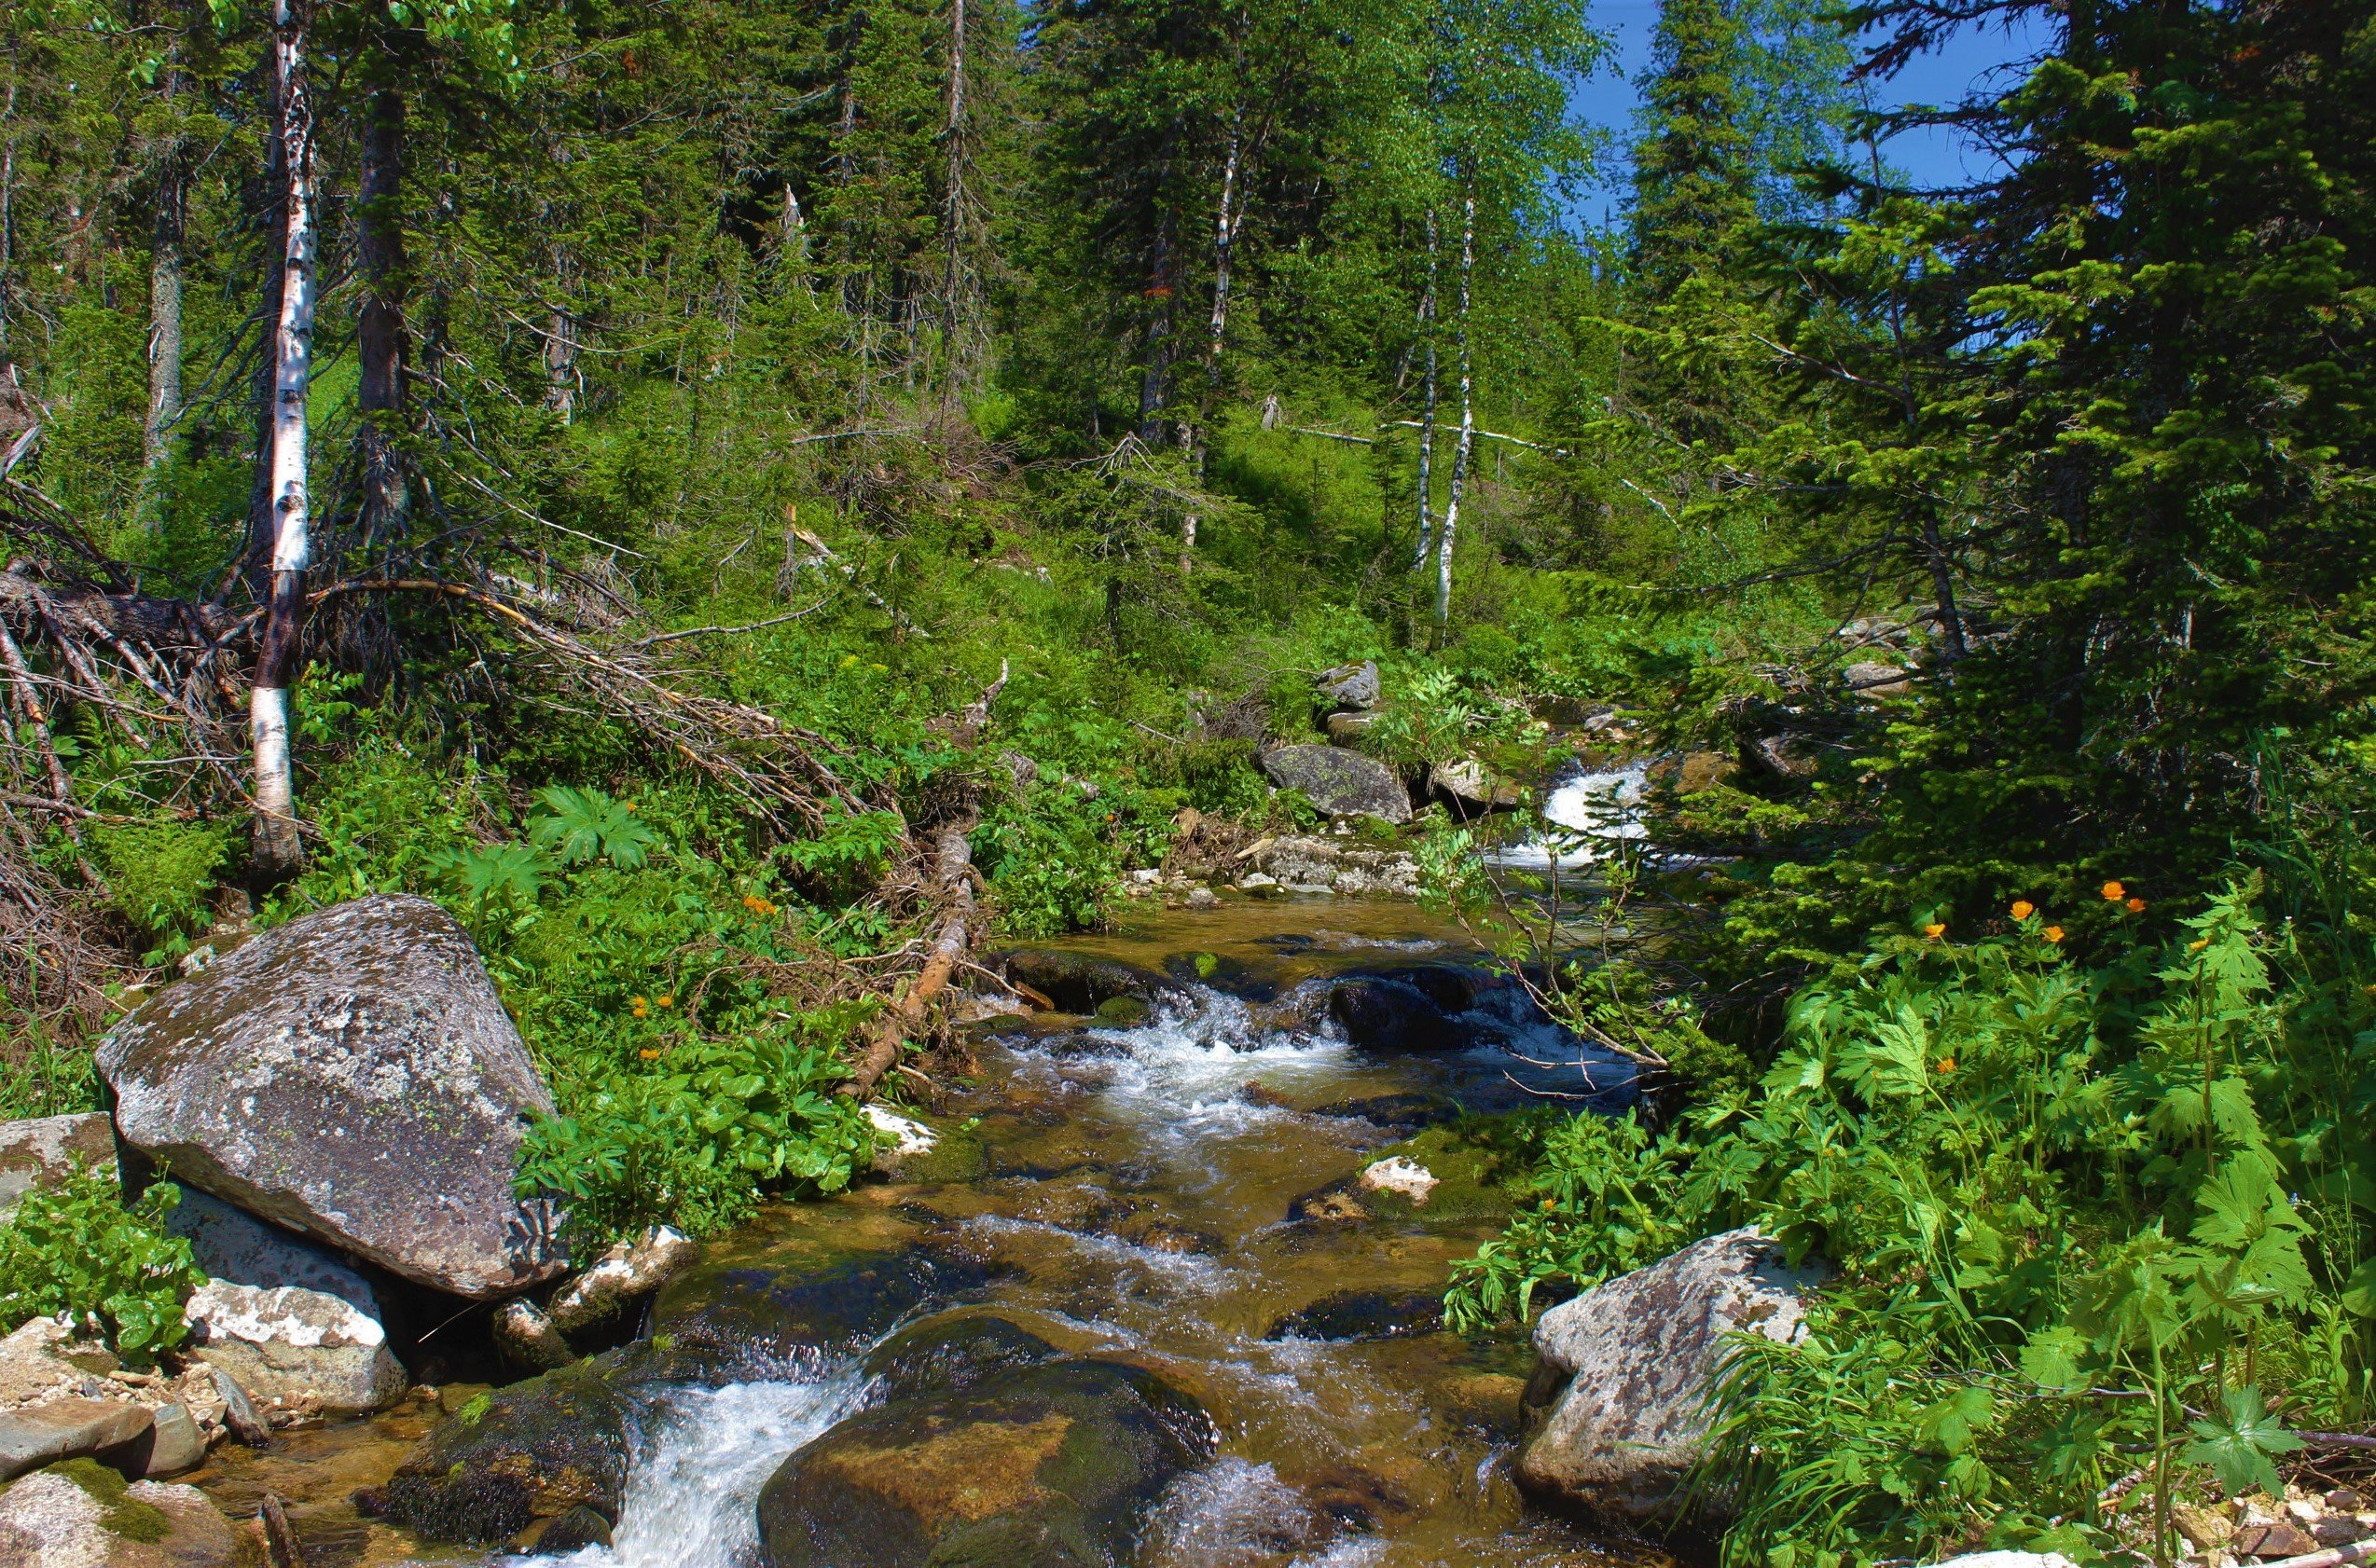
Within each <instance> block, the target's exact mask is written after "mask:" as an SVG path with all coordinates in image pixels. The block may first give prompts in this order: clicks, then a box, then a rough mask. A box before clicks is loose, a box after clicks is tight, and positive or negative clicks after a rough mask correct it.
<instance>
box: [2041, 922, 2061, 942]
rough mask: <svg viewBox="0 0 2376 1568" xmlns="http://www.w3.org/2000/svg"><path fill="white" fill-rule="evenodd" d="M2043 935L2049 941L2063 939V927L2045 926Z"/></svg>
mask: <svg viewBox="0 0 2376 1568" xmlns="http://www.w3.org/2000/svg"><path fill="white" fill-rule="evenodd" d="M2045 936H2046V940H2047V941H2049V942H2060V941H2062V940H2063V928H2062V927H2060V926H2049V927H2047V928H2046V931H2045Z"/></svg>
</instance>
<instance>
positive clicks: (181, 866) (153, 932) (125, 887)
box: [89, 817, 231, 962]
mask: <svg viewBox="0 0 2376 1568" xmlns="http://www.w3.org/2000/svg"><path fill="white" fill-rule="evenodd" d="M230 836H231V835H230V829H229V828H228V827H227V826H225V825H223V824H220V823H209V822H184V821H178V820H176V819H174V818H167V817H157V818H149V819H147V820H145V821H136V822H120V823H117V822H97V823H93V824H92V825H91V828H90V834H89V837H90V846H91V852H92V853H93V854H94V855H95V856H97V857H98V860H99V862H100V866H101V869H102V870H103V871H104V873H106V877H107V888H108V891H109V893H110V894H111V895H112V897H113V899H114V902H115V905H116V908H117V912H118V913H120V914H121V915H123V916H124V918H125V919H127V920H129V921H131V923H132V925H133V926H135V927H136V928H139V929H140V931H141V932H142V933H143V934H144V935H145V936H146V937H147V938H148V939H149V940H150V942H153V943H156V944H157V946H158V951H157V953H155V954H153V955H152V956H151V960H150V961H151V962H158V961H161V960H162V959H163V958H166V957H170V956H173V953H174V952H176V951H179V950H185V949H186V947H187V946H188V938H189V935H190V933H191V932H192V931H193V930H195V929H197V928H199V927H200V925H201V924H202V923H203V922H204V919H205V917H206V899H207V895H208V894H210V893H211V892H213V891H214V873H216V872H218V871H220V870H221V869H222V867H223V862H224V861H225V860H227V859H228V857H229V854H230Z"/></svg>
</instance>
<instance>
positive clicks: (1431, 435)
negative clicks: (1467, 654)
mask: <svg viewBox="0 0 2376 1568" xmlns="http://www.w3.org/2000/svg"><path fill="white" fill-rule="evenodd" d="M1435 250H1436V241H1435V209H1434V208H1433V207H1430V208H1429V209H1428V286H1427V288H1426V290H1425V292H1423V293H1422V294H1421V295H1420V296H1419V336H1420V337H1421V338H1422V339H1423V340H1424V341H1425V342H1426V344H1427V358H1428V368H1427V373H1426V388H1425V391H1424V392H1422V393H1421V397H1422V399H1423V402H1422V411H1421V413H1420V415H1419V547H1418V548H1417V549H1416V550H1415V551H1414V552H1412V555H1411V570H1412V571H1418V570H1419V569H1420V568H1421V567H1424V566H1426V565H1427V564H1428V546H1429V544H1430V543H1432V542H1433V539H1434V535H1435Z"/></svg>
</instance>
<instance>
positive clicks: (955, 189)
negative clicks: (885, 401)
mask: <svg viewBox="0 0 2376 1568" xmlns="http://www.w3.org/2000/svg"><path fill="white" fill-rule="evenodd" d="M945 134H946V140H947V142H948V149H947V150H948V165H947V172H946V175H945V176H944V178H945V180H946V184H947V187H948V188H947V189H946V191H945V192H943V194H942V201H941V232H942V239H943V241H944V244H943V248H942V257H941V312H942V326H941V338H942V342H941V351H942V352H943V353H945V354H947V355H948V356H949V375H948V386H949V388H950V390H951V391H952V392H954V390H955V389H956V386H957V363H956V355H957V329H958V323H959V318H960V314H961V309H960V299H961V297H962V296H963V294H964V282H963V277H962V268H963V266H964V260H965V258H964V255H963V240H964V232H965V0H949V4H948V124H947V128H946V132H945Z"/></svg>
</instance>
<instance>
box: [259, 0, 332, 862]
mask: <svg viewBox="0 0 2376 1568" xmlns="http://www.w3.org/2000/svg"><path fill="white" fill-rule="evenodd" d="M310 20H311V16H310V8H309V7H306V6H305V5H304V4H303V0H274V4H273V7H272V72H273V76H274V78H275V80H276V82H277V84H278V87H279V92H278V94H277V96H278V98H279V109H280V117H279V119H280V122H279V124H278V126H277V127H276V128H275V132H276V134H275V139H276V140H277V141H278V142H279V144H280V148H281V169H282V176H283V188H282V204H283V221H284V226H285V227H284V228H283V235H284V237H285V238H284V241H283V247H282V252H281V274H282V277H281V309H280V318H279V322H278V323H277V325H276V328H275V330H274V333H273V343H272V353H273V365H274V370H273V380H272V438H271V461H270V469H269V473H270V480H269V493H270V497H271V516H272V575H271V588H270V597H269V600H268V605H267V609H266V612H265V622H264V635H263V636H262V638H261V639H259V640H258V644H257V650H256V683H255V685H254V686H253V688H251V690H250V692H249V695H248V730H249V741H250V744H251V745H252V746H253V748H254V750H255V753H256V823H255V846H254V854H255V863H256V871H257V873H258V875H259V877H260V878H261V879H263V880H264V881H266V882H268V883H269V882H275V881H284V880H286V879H288V878H289V877H291V876H294V875H295V874H296V873H297V871H298V870H299V869H300V868H302V866H303V865H304V862H305V850H304V846H303V843H302V842H301V841H300V839H299V838H298V836H297V788H296V781H295V777H294V773H293V771H292V768H291V764H290V757H289V689H290V687H291V686H293V685H294V684H296V681H297V661H298V653H299V643H300V640H301V639H302V638H303V635H304V631H305V574H306V569H307V567H308V566H309V565H311V560H312V544H313V542H312V532H311V530H312V498H311V492H310V491H309V488H308V486H307V475H306V444H307V436H308V434H309V432H308V429H307V417H306V399H307V397H308V395H309V394H310V393H311V391H312V384H313V309H314V290H315V287H316V285H317V282H318V280H317V278H316V260H317V256H318V254H319V251H320V247H321V235H320V232H319V219H318V215H317V213H316V211H315V192H314V183H313V182H314V169H313V155H314V137H313V131H314V127H313V98H312V94H311V84H310V83H309V82H308V80H307V75H306V26H307V23H308V21H310Z"/></svg>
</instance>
